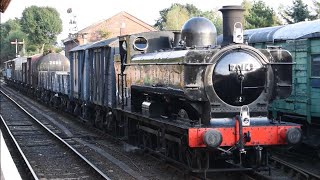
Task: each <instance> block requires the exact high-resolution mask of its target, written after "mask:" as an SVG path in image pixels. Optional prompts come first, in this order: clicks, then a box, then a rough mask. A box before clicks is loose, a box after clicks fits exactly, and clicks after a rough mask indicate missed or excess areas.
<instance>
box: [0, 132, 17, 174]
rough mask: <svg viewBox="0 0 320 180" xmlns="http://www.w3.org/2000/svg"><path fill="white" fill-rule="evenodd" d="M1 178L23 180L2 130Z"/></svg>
mask: <svg viewBox="0 0 320 180" xmlns="http://www.w3.org/2000/svg"><path fill="white" fill-rule="evenodd" d="M0 170H1V177H0V180H11V179H12V180H21V176H20V174H19V171H18V169H17V167H16V165H15V163H14V162H13V159H12V157H11V154H10V152H9V150H8V147H7V145H6V143H5V141H4V139H3V136H2V133H1V131H0Z"/></svg>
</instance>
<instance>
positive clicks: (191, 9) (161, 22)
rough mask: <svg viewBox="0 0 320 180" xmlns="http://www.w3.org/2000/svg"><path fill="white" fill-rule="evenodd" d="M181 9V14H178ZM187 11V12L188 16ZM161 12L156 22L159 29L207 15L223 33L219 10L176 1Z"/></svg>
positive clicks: (219, 31) (165, 28)
mask: <svg viewBox="0 0 320 180" xmlns="http://www.w3.org/2000/svg"><path fill="white" fill-rule="evenodd" d="M179 11H180V13H181V14H177V13H178V12H179ZM169 12H170V13H169ZM185 12H187V16H186V14H185ZM159 13H160V18H159V19H158V20H157V22H156V24H155V25H154V26H155V27H156V28H158V29H159V30H168V29H167V27H171V25H172V24H184V23H185V22H186V21H187V20H188V19H189V18H191V17H205V18H208V19H209V20H211V21H212V23H213V24H214V25H215V26H216V28H217V31H218V34H220V33H222V18H221V16H220V15H219V14H218V11H217V10H211V11H204V12H203V11H201V10H200V9H198V8H197V7H196V6H194V5H193V4H186V5H182V4H179V3H176V4H172V5H171V7H169V8H165V9H163V10H161V11H160V12H159ZM168 14H169V15H168ZM177 17H178V18H177ZM186 17H187V18H186ZM168 18H169V19H168ZM171 21H172V22H171ZM168 24H171V25H170V26H168ZM175 28H177V27H175ZM180 28H181V27H180ZM180 28H179V29H180ZM171 29H172V28H171ZM176 30H178V29H176Z"/></svg>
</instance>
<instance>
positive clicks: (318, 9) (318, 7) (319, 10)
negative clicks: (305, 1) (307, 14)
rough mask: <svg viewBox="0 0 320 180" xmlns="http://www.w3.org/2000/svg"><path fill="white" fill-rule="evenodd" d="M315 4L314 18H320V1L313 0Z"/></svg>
mask: <svg viewBox="0 0 320 180" xmlns="http://www.w3.org/2000/svg"><path fill="white" fill-rule="evenodd" d="M313 6H314V8H313V9H314V11H315V13H316V15H315V16H314V19H320V1H318V0H313Z"/></svg>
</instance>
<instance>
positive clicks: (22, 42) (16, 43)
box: [11, 39, 24, 57]
mask: <svg viewBox="0 0 320 180" xmlns="http://www.w3.org/2000/svg"><path fill="white" fill-rule="evenodd" d="M11 44H15V45H16V57H18V45H19V44H22V45H23V44H24V39H23V40H22V41H21V42H18V39H16V41H13V42H11Z"/></svg>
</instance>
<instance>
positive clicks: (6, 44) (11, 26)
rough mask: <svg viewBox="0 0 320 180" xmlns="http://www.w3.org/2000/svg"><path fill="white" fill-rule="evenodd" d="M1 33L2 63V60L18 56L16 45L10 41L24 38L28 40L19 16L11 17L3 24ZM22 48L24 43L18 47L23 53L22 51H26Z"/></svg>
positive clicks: (20, 52)
mask: <svg viewBox="0 0 320 180" xmlns="http://www.w3.org/2000/svg"><path fill="white" fill-rule="evenodd" d="M0 35H1V36H0V49H1V53H0V59H1V62H0V63H1V65H2V62H4V61H6V60H9V59H13V58H15V57H16V50H15V45H12V44H11V43H10V42H13V41H15V40H16V39H17V40H18V41H20V42H21V41H22V40H25V41H27V35H26V34H25V33H24V32H22V31H21V27H20V20H19V19H18V18H15V19H9V20H8V21H6V22H5V23H3V24H1V33H0ZM23 47H24V46H23ZM21 50H23V48H22V45H20V46H19V47H18V53H19V54H20V55H23V54H22V53H24V51H21Z"/></svg>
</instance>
